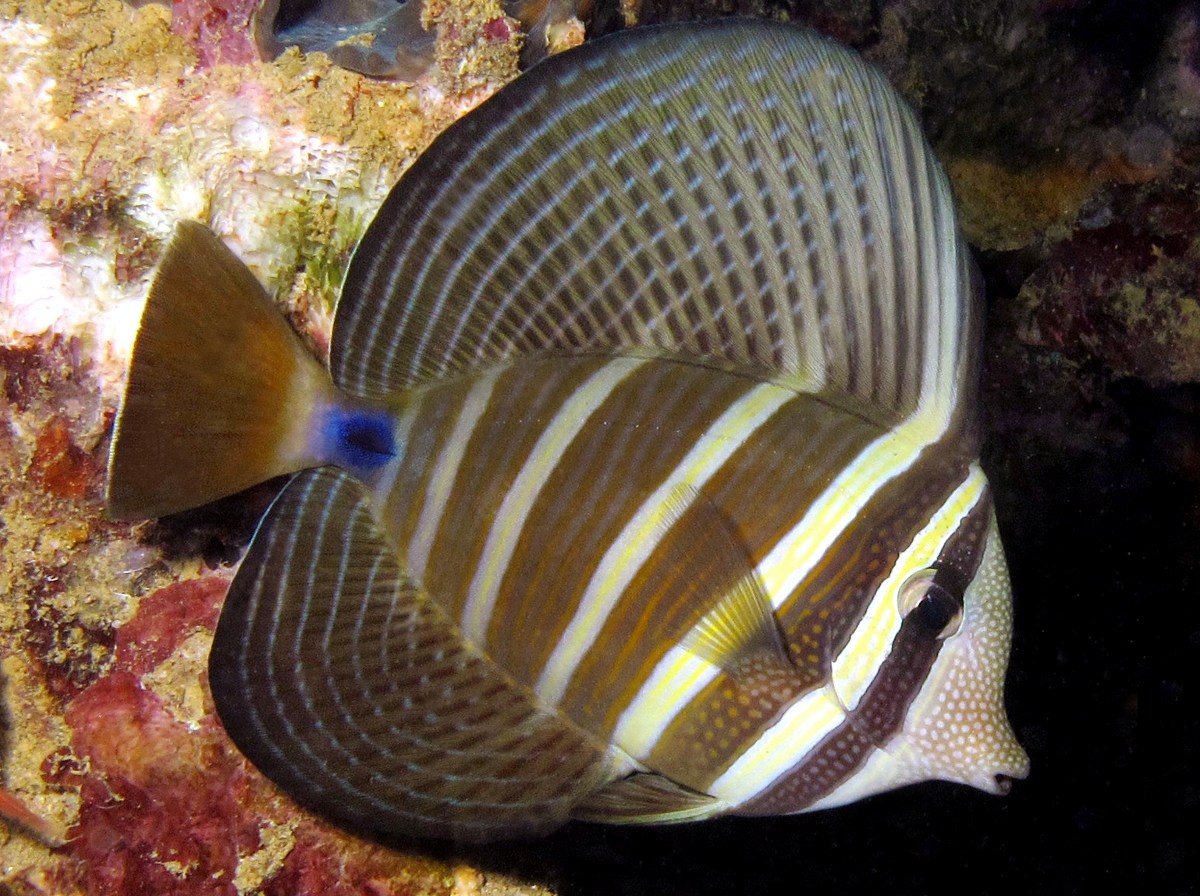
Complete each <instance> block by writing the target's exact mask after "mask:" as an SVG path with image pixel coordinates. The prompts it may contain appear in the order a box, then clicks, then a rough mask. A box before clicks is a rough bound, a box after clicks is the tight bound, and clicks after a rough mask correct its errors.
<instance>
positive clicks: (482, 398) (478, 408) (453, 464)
mask: <svg viewBox="0 0 1200 896" xmlns="http://www.w3.org/2000/svg"><path fill="white" fill-rule="evenodd" d="M502 372H503V368H497V369H495V370H492V371H490V372H488V373H486V374H484V375H483V376H481V377H480V378H479V381H478V382H476V383H475V385H473V386H472V387H471V390H470V391H469V392H468V393H467V397H466V398H465V399H464V400H463V405H462V408H460V409H459V412H458V419H457V420H456V421H455V423H454V430H453V432H451V433H450V438H449V439H447V440H446V442H445V444H443V445H442V446H441V450H440V451H439V456H438V460H437V465H436V466H435V467H434V469H433V472H432V473H431V474H430V476H429V484H428V486H427V487H426V489H425V498H424V502H423V503H422V504H421V516H420V518H419V519H418V520H417V525H416V528H415V529H413V534H412V538H410V539H409V542H408V566H409V572H411V573H412V574H413V575H414V576H415V577H416V578H417V580H418V581H420V580H422V579H424V577H425V567H426V566H427V564H428V563H429V552H430V550H432V548H433V538H434V535H435V534H436V532H437V526H438V523H439V522H441V519H442V511H443V510H445V508H446V501H447V499H448V498H449V495H450V489H451V488H453V486H454V477H455V476H456V475H458V468H459V467H460V466H462V461H463V455H464V454H465V453H466V450H467V443H468V442H469V441H470V439H471V434H472V433H473V432H475V427H476V426H477V425H478V423H479V418H480V417H482V416H483V412H484V411H485V410H486V409H487V406H488V401H489V400H490V399H491V397H492V390H493V389H495V387H496V379H497V378H498V377H499V376H500V374H501V373H502Z"/></svg>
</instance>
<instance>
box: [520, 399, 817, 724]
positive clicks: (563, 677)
mask: <svg viewBox="0 0 1200 896" xmlns="http://www.w3.org/2000/svg"><path fill="white" fill-rule="evenodd" d="M794 397H795V393H794V392H792V391H791V390H789V389H784V388H782V387H780V386H776V385H774V384H771V383H760V384H758V385H756V386H754V387H753V388H751V389H750V390H749V391H748V392H746V393H745V394H744V395H743V396H742V397H741V398H739V399H738V400H737V401H735V402H734V403H733V404H732V405H731V406H730V407H729V408H728V409H727V410H726V411H725V412H724V413H723V414H721V416H720V417H718V418H717V420H716V421H715V422H714V423H713V424H712V425H711V426H709V427H708V429H707V430H706V431H705V433H704V435H702V436H701V437H700V438H699V439H697V440H696V444H695V445H694V446H693V447H692V449H691V450H690V451H688V453H687V455H686V456H685V457H684V458H683V460H682V461H680V463H679V464H678V465H677V466H676V467H675V469H674V471H673V472H672V473H671V475H670V476H668V477H667V478H666V479H665V480H663V482H662V483H660V484H659V486H658V488H656V489H655V490H654V492H653V493H652V494H651V495H650V497H649V498H647V499H646V501H644V502H643V503H642V506H641V507H639V508H638V510H637V512H636V513H635V514H634V515H633V516H632V517H631V518H630V520H629V522H628V523H626V525H625V527H624V528H623V529H622V530H621V533H620V534H619V535H618V536H617V537H616V539H614V540H613V543H612V544H611V545H610V546H609V548H608V550H607V551H606V552H605V554H604V557H603V558H602V559H601V561H600V563H599V564H598V566H597V567H596V572H595V573H594V574H593V575H592V578H591V580H590V581H589V582H588V585H587V589H586V590H585V591H584V594H583V597H582V599H581V600H580V602H579V607H578V609H577V610H576V611H575V615H574V616H573V617H572V619H571V621H570V622H569V623H568V624H567V626H566V628H565V629H564V630H563V635H562V637H561V638H560V639H559V641H558V644H557V645H556V646H555V648H554V652H553V653H552V654H551V655H550V659H549V661H548V662H547V663H546V666H545V668H544V669H543V670H542V674H541V677H540V678H539V679H538V682H537V685H536V690H537V692H538V694H539V695H541V697H542V699H543V700H545V701H546V702H547V703H552V704H557V703H558V702H559V701H560V700H561V699H562V696H563V694H564V693H565V692H566V690H567V685H568V684H569V683H570V680H571V676H572V675H573V674H574V672H575V669H576V668H577V667H578V665H579V663H580V661H581V660H582V659H583V656H584V654H586V653H587V651H588V649H589V648H590V647H591V645H592V642H593V641H594V640H595V638H596V635H597V633H598V632H599V631H600V629H601V627H602V626H603V625H604V621H605V619H606V618H607V617H608V614H609V613H611V612H612V609H613V607H614V606H616V604H617V602H618V601H619V600H620V599H621V596H622V595H623V594H624V593H625V590H626V588H628V587H629V583H630V582H631V581H632V580H633V578H634V577H635V576H636V575H637V572H638V570H639V569H640V568H641V566H642V564H643V563H645V561H646V559H647V558H648V557H649V556H650V555H651V554H652V553H653V552H654V551H655V549H656V548H657V547H658V543H659V540H660V536H661V535H662V528H663V522H664V520H665V519H666V517H667V515H668V514H669V513H670V506H671V498H673V497H675V496H676V495H677V493H678V491H679V489H680V488H683V487H691V488H700V487H701V486H702V485H703V484H704V483H705V482H707V481H708V479H709V478H710V477H712V475H713V474H714V473H716V472H717V471H718V470H719V469H720V468H721V466H722V465H723V464H724V463H725V462H726V461H727V460H728V459H729V458H730V456H732V455H733V453H734V452H735V451H737V449H738V448H740V447H741V445H742V444H743V443H744V442H745V441H746V440H747V439H748V438H749V437H750V436H751V435H752V434H753V433H754V432H755V431H756V430H757V429H758V427H760V426H761V425H762V424H763V423H765V422H766V421H767V420H769V419H770V418H771V416H772V415H774V414H775V413H776V412H777V411H778V410H779V409H780V408H781V407H783V406H784V405H785V404H787V402H788V401H790V400H791V399H792V398H794ZM617 742H618V743H620V741H617Z"/></svg>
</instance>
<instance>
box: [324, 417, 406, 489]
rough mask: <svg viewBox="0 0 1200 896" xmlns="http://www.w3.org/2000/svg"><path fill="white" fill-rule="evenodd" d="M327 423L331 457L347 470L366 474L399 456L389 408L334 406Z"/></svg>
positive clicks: (326, 440)
mask: <svg viewBox="0 0 1200 896" xmlns="http://www.w3.org/2000/svg"><path fill="white" fill-rule="evenodd" d="M325 426H326V429H325V444H326V446H327V448H326V450H327V454H328V457H327V460H328V461H329V462H330V463H334V464H337V465H338V466H339V467H341V468H342V469H343V470H346V471H347V472H350V473H355V472H359V473H366V472H369V471H371V470H375V469H378V468H379V467H382V466H383V465H384V464H386V463H387V462H388V461H389V460H391V459H392V458H393V457H395V456H396V435H395V427H394V421H393V420H392V415H391V414H389V413H388V412H387V411H384V410H376V409H363V408H333V409H332V410H331V411H330V413H329V416H328V417H327V418H326V421H325Z"/></svg>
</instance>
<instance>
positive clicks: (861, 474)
mask: <svg viewBox="0 0 1200 896" xmlns="http://www.w3.org/2000/svg"><path fill="white" fill-rule="evenodd" d="M935 430H936V427H934V426H933V425H932V424H931V423H930V422H929V421H928V419H922V418H910V420H909V421H906V422H905V423H904V424H902V425H901V426H900V427H898V428H897V429H895V430H891V431H889V432H888V433H886V434H885V435H883V436H881V437H880V438H878V439H876V440H875V441H874V442H872V443H871V444H870V445H868V446H867V447H866V448H865V449H864V450H863V451H862V452H861V453H860V454H859V456H858V457H857V458H855V460H854V461H852V462H851V463H849V464H848V465H847V466H846V468H845V469H844V470H843V471H842V473H841V474H839V475H838V477H837V478H836V479H835V480H834V481H833V482H832V483H831V484H830V486H829V487H828V488H826V489H825V491H824V492H823V493H822V496H821V497H820V498H819V499H818V500H817V501H815V502H813V504H812V506H811V507H810V508H809V509H808V512H807V513H805V515H804V517H803V519H801V521H800V522H799V523H798V524H797V525H796V526H794V527H792V530H791V531H790V532H789V533H788V534H787V535H785V536H784V537H783V538H782V539H780V541H779V543H778V544H776V546H775V547H774V548H773V549H772V551H771V553H770V554H768V555H767V556H766V557H765V558H764V559H763V561H762V563H760V564H759V566H758V569H757V572H758V575H759V577H760V579H761V581H762V582H763V585H764V587H765V588H766V593H767V594H768V595H769V596H770V598H771V603H772V605H773V606H774V607H775V608H776V609H778V608H779V607H780V606H781V605H782V604H783V603H784V602H785V600H786V599H787V598H788V597H789V596H791V594H792V592H793V590H795V588H796V587H797V586H798V585H799V584H800V582H802V581H803V580H804V578H805V576H806V575H808V573H809V572H810V571H811V570H812V568H813V567H814V566H815V565H816V564H817V562H819V560H820V559H821V557H822V556H823V555H824V553H825V551H827V550H828V549H829V546H830V545H832V544H833V543H834V542H835V541H836V540H837V538H838V536H839V535H840V534H841V532H842V529H843V528H845V527H847V526H850V525H853V524H854V522H855V519H856V518H857V515H858V513H859V512H860V511H861V510H862V508H863V507H864V506H865V505H866V503H867V502H868V501H869V500H870V499H871V497H872V496H873V495H874V493H875V491H876V490H877V489H878V488H879V486H881V485H882V484H883V483H884V482H886V481H887V480H888V479H891V478H892V476H897V475H900V474H901V473H903V472H904V471H905V470H906V469H908V467H909V466H911V465H912V463H913V462H914V461H915V460H916V459H917V457H918V456H919V454H920V451H921V449H922V448H923V447H924V443H922V442H918V443H915V444H914V443H912V442H911V441H910V440H911V439H913V438H915V437H917V435H918V434H919V435H921V436H924V437H932V436H933V435H934V434H935ZM900 451H905V454H904V456H903V457H902V458H900V457H898V452H900ZM889 467H891V475H884V474H885V473H887V472H888V469H889ZM870 475H875V476H877V477H879V478H878V479H877V480H876V481H875V484H874V485H869V486H866V487H864V486H863V485H862V483H870V482H871V480H869V479H867V478H866V477H868V476H870ZM817 526H820V527H821V528H814V527H817ZM770 573H773V575H770ZM789 573H790V575H789ZM696 663H699V664H700V665H701V666H702V667H703V668H704V670H706V671H704V672H703V673H700V672H699V671H693V669H692V666H693V664H696ZM717 674H718V670H717V669H716V667H714V666H711V665H709V664H708V663H705V662H704V661H702V660H699V659H696V658H695V657H693V656H692V655H691V654H690V653H687V652H686V651H684V650H683V649H682V648H673V649H672V650H671V651H669V652H668V653H667V654H666V656H664V657H663V658H662V660H660V661H659V663H658V665H657V666H655V668H654V671H653V672H652V673H651V674H650V675H649V677H648V678H647V679H646V682H645V683H644V684H643V685H642V687H641V688H640V689H639V691H638V694H637V696H636V697H635V698H634V699H633V700H632V701H631V702H630V704H629V707H628V708H627V709H626V710H625V711H624V712H623V713H622V714H621V719H620V721H619V722H618V723H617V727H616V729H615V730H614V732H613V741H614V743H617V744H620V745H621V747H622V749H624V750H625V751H626V752H627V753H629V754H630V755H631V756H634V757H637V758H639V759H645V758H646V757H647V756H649V755H650V752H651V751H652V750H653V749H654V746H655V745H656V744H657V742H658V740H659V738H661V737H662V734H663V732H664V731H666V730H667V728H668V726H669V725H670V724H671V722H672V721H673V720H674V719H675V717H676V716H677V715H678V714H679V713H680V712H682V711H683V710H684V708H686V707H687V705H688V704H689V703H691V702H692V700H693V699H694V698H695V697H696V695H697V694H699V693H700V691H702V690H703V689H704V688H705V687H706V686H707V685H708V684H709V683H710V682H711V681H712V680H713V679H714V678H715V677H716V676H717ZM675 676H684V678H681V679H680V681H679V682H676V680H675Z"/></svg>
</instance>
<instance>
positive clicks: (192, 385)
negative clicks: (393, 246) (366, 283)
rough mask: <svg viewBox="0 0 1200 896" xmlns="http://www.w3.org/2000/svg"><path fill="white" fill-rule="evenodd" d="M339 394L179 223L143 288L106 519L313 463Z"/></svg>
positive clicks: (254, 291) (192, 503)
mask: <svg viewBox="0 0 1200 896" xmlns="http://www.w3.org/2000/svg"><path fill="white" fill-rule="evenodd" d="M339 404H340V399H339V397H338V394H337V392H336V390H335V389H334V387H333V384H332V382H331V381H330V379H329V376H328V374H327V373H326V371H325V370H324V368H322V367H321V365H320V364H319V363H318V362H317V361H316V359H315V358H313V356H312V355H311V354H310V353H309V352H308V351H307V350H306V349H305V347H304V346H303V345H302V344H301V342H300V340H299V338H298V337H297V336H296V334H295V333H294V332H293V331H292V329H291V327H289V326H288V323H287V321H286V320H285V319H284V317H283V316H282V315H281V314H280V313H279V311H278V309H277V308H276V307H275V306H274V303H273V302H272V301H271V299H270V297H269V296H268V295H267V293H266V291H265V290H264V289H263V287H262V285H261V284H259V282H258V281H257V280H256V279H255V277H254V275H253V274H252V273H251V272H250V270H249V269H248V268H247V267H246V266H245V265H244V264H243V263H242V262H241V261H240V260H239V259H238V258H237V257H236V256H235V255H234V254H233V253H232V252H231V251H230V250H229V249H228V248H227V247H226V246H225V245H224V243H222V242H221V241H220V240H219V239H218V238H217V237H216V236H215V235H214V234H213V233H212V232H211V231H210V230H209V229H208V228H206V227H204V226H203V225H202V224H198V223H195V222H181V223H180V224H179V225H178V227H177V228H176V230H175V233H174V235H173V236H172V238H171V241H170V243H169V245H168V246H167V249H166V252H165V253H164V255H163V259H162V261H161V262H160V263H159V267H158V270H157V272H156V274H155V276H154V280H153V283H152V284H151V287H150V292H149V296H148V298H147V300H146V310H145V311H144V312H143V315H142V322H141V325H140V327H139V329H138V334H137V340H136V343H135V345H134V350H133V360H132V363H131V367H130V373H129V385H128V387H127V388H126V392H125V399H124V402H123V403H122V406H121V411H120V414H119V416H118V419H117V424H116V430H115V434H114V437H113V446H112V453H111V456H110V458H109V477H108V496H107V500H108V512H109V514H110V516H112V517H113V518H115V519H137V518H146V517H155V516H162V515H164V514H168V513H174V512H177V511H180V510H185V509H187V508H190V507H198V506H200V505H202V504H206V503H208V502H209V501H213V500H215V499H217V498H220V497H223V496H225V495H229V494H233V493H235V492H238V491H241V490H242V489H244V488H248V487H249V486H251V485H254V484H256V483H259V482H262V481H264V480H266V479H270V478H271V477H273V476H278V475H280V474H283V473H290V472H295V471H296V470H300V469H303V468H305V467H308V466H312V465H313V464H315V463H321V462H323V461H324V460H325V459H324V458H323V457H322V456H321V450H320V444H319V443H320V439H319V438H314V436H313V433H314V430H316V429H319V426H320V423H319V421H318V420H316V417H317V416H318V415H322V414H323V413H325V411H326V410H327V409H328V408H330V407H338V406H339Z"/></svg>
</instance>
